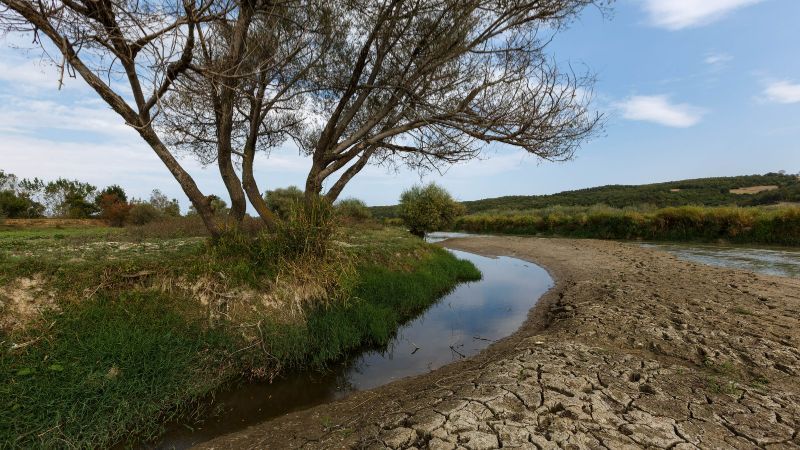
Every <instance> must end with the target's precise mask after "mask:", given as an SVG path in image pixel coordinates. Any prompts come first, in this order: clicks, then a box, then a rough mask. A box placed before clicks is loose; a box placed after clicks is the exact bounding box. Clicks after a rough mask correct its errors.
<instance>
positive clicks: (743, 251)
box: [642, 243, 800, 278]
mask: <svg viewBox="0 0 800 450" xmlns="http://www.w3.org/2000/svg"><path fill="white" fill-rule="evenodd" d="M642 246H644V247H648V248H655V249H658V250H663V251H666V252H669V253H672V254H673V255H675V256H677V257H678V258H680V259H685V260H687V261H693V262H698V263H702V264H708V265H712V266H719V267H727V268H731V269H742V270H749V271H752V272H757V273H763V274H767V275H777V276H781V277H795V278H800V249H793V248H783V247H747V246H738V245H717V244H679V243H647V244H642Z"/></svg>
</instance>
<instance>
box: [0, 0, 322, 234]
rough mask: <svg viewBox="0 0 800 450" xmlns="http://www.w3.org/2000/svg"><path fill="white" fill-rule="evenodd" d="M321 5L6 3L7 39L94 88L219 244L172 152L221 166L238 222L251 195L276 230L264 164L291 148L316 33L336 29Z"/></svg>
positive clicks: (290, 0) (226, 0) (259, 1)
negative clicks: (263, 157) (23, 35)
mask: <svg viewBox="0 0 800 450" xmlns="http://www.w3.org/2000/svg"><path fill="white" fill-rule="evenodd" d="M315 3H316V2H315V1H301V0H273V1H270V0H242V1H237V0H199V1H198V0H181V1H179V2H174V1H147V0H133V1H126V0H0V5H2V7H3V10H2V11H0V27H2V30H3V31H6V32H29V33H33V35H34V41H35V42H37V43H40V44H41V45H42V49H43V50H44V53H45V55H47V56H48V57H50V56H51V55H54V54H57V55H59V56H58V57H55V56H53V57H52V59H53V60H54V62H55V63H56V64H57V65H58V66H59V68H60V72H61V79H60V80H59V81H60V82H63V78H64V76H65V74H66V75H71V74H74V73H77V75H79V76H80V77H81V78H83V80H85V81H86V83H87V84H88V85H89V86H90V87H91V88H92V89H94V91H95V92H96V93H97V94H98V95H99V96H100V97H102V98H103V100H105V102H106V103H107V104H108V105H109V106H110V107H111V108H112V109H113V110H114V111H115V112H116V113H117V114H119V115H120V116H121V117H122V118H123V119H124V120H125V122H126V123H127V124H128V125H130V126H131V127H133V128H134V129H135V130H136V131H137V132H138V133H139V135H140V136H141V137H142V138H143V139H144V140H145V142H147V143H148V144H149V145H150V147H151V148H152V149H153V151H154V152H155V153H156V154H157V155H158V157H159V158H160V159H161V160H162V161H163V163H164V164H165V165H166V166H167V168H168V169H169V171H170V172H171V173H172V175H173V176H174V177H175V179H176V180H177V181H178V182H179V183H180V185H181V187H182V188H183V191H184V192H185V193H186V195H187V197H188V198H189V200H190V201H191V202H192V206H193V207H194V209H195V210H196V211H197V212H198V213H199V215H200V216H201V217H202V218H203V221H204V222H205V224H206V227H207V228H208V229H209V231H210V232H211V234H212V235H214V236H216V235H218V234H219V233H220V232H221V229H220V226H219V224H217V223H216V222H215V220H214V214H213V212H212V211H211V208H210V204H209V199H208V198H207V197H206V196H205V195H203V194H202V193H201V192H200V190H199V189H198V187H197V185H196V183H195V182H194V180H193V179H192V177H191V176H190V174H189V173H188V172H187V171H186V170H185V169H184V168H183V167H182V166H181V164H180V163H179V162H178V160H177V159H176V158H175V156H174V155H173V154H172V152H171V151H170V147H172V148H173V149H176V148H181V147H187V148H191V150H192V152H193V153H196V154H198V155H203V156H204V157H205V159H206V160H213V161H214V162H216V164H217V166H218V167H219V170H220V175H221V177H222V180H223V181H224V183H225V186H226V188H227V190H228V193H229V195H230V198H231V214H230V217H231V218H232V219H233V220H234V221H235V222H240V221H241V220H242V218H243V217H244V214H245V210H246V201H245V191H246V192H247V196H248V198H249V199H250V201H251V203H252V204H253V205H254V206H255V208H256V210H257V211H258V212H259V214H260V215H261V216H262V217H263V218H264V220H265V222H267V223H270V222H271V221H272V220H273V216H272V213H271V212H270V211H269V210H268V209H267V208H266V206H265V205H264V202H263V199H262V197H261V194H260V192H258V187H257V185H256V184H255V178H254V177H253V174H252V164H253V158H254V153H255V151H256V149H259V148H262V149H263V148H268V147H270V146H271V145H274V144H276V143H278V142H280V141H281V140H282V139H285V136H286V135H287V133H289V131H290V130H289V129H290V127H291V125H292V124H293V122H294V120H293V119H292V118H291V114H287V111H290V110H291V108H290V107H289V106H287V105H290V104H291V102H292V101H295V102H296V99H297V98H298V94H297V92H295V91H294V90H293V89H290V88H293V87H294V86H295V85H299V84H300V80H301V79H302V77H303V74H304V71H303V65H304V64H305V65H308V64H309V62H310V61H311V62H313V61H315V60H316V59H315V58H317V56H315V55H316V53H315V51H314V49H315V48H318V46H315V45H312V44H314V43H313V42H311V40H313V39H315V38H314V36H316V35H315V34H314V32H313V30H314V29H316V28H317V27H320V26H325V25H326V24H327V22H326V21H325V20H324V17H325V14H324V10H325V9H324V8H317V7H316V6H315ZM42 35H44V36H45V37H46V40H41V37H42ZM308 36H311V37H308ZM73 71H74V72H73ZM294 107H296V104H295V105H294ZM234 158H241V164H242V166H243V171H242V172H243V180H244V183H242V180H240V179H239V176H238V174H237V171H236V168H235V161H234Z"/></svg>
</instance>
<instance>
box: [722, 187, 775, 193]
mask: <svg viewBox="0 0 800 450" xmlns="http://www.w3.org/2000/svg"><path fill="white" fill-rule="evenodd" d="M775 189H778V186H775V185H770V186H750V187H743V188H738V189H731V194H737V195H753V194H758V193H759V192H764V191H774V190H775Z"/></svg>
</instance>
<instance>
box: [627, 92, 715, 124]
mask: <svg viewBox="0 0 800 450" xmlns="http://www.w3.org/2000/svg"><path fill="white" fill-rule="evenodd" d="M617 107H618V108H619V109H620V110H621V111H622V116H623V117H625V118H626V119H629V120H640V121H644V122H653V123H657V124H659V125H664V126H668V127H676V128H687V127H691V126H693V125H696V124H697V123H699V122H700V119H702V117H703V114H704V113H705V112H704V110H703V109H702V108H698V107H696V106H692V105H689V104H687V103H672V102H670V99H669V97H667V96H666V95H635V96H632V97H629V98H628V99H626V100H625V101H623V102H620V103H618V104H617Z"/></svg>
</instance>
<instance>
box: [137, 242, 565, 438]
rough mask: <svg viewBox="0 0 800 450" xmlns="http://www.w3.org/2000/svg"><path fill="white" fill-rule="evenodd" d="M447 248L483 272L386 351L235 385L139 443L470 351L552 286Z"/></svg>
mask: <svg viewBox="0 0 800 450" xmlns="http://www.w3.org/2000/svg"><path fill="white" fill-rule="evenodd" d="M447 237H451V236H450V235H445V234H435V235H432V236H430V238H429V240H431V241H436V240H441V239H444V238H447ZM453 237H454V236H453ZM451 251H452V252H453V253H454V254H455V255H456V256H457V257H458V258H462V259H467V260H469V261H471V262H472V263H473V264H475V266H476V267H477V268H478V269H480V271H481V273H482V274H483V278H482V279H481V280H480V281H476V282H471V283H464V284H461V285H459V286H457V287H456V288H455V289H454V290H453V291H452V292H450V293H449V294H447V295H446V296H444V297H443V298H441V299H440V300H439V301H438V302H437V303H435V304H434V305H432V306H431V307H430V308H428V309H427V310H426V311H425V312H423V313H422V314H421V315H420V316H419V317H417V318H415V319H413V320H411V321H410V322H408V323H406V324H405V325H403V326H402V327H401V328H400V329H399V330H398V332H397V336H396V337H395V338H394V340H393V341H392V342H391V344H390V345H389V346H388V348H387V349H367V350H365V351H363V352H361V353H360V354H358V355H355V356H354V357H352V358H351V359H349V360H347V361H345V362H343V363H341V364H338V365H335V366H333V367H331V368H330V371H328V372H325V373H318V372H309V373H299V374H290V375H287V376H286V377H284V378H281V379H279V380H275V381H274V382H273V383H248V384H242V385H239V386H236V387H235V388H233V389H230V390H228V391H225V392H222V393H220V394H218V395H217V397H216V399H215V404H216V405H217V408H218V410H220V411H221V413H219V414H217V415H215V416H214V417H211V418H208V419H207V420H206V421H204V423H202V424H201V425H197V426H193V427H189V426H184V425H176V426H173V427H171V429H170V430H169V431H168V432H167V434H166V435H164V436H163V437H162V438H161V439H160V441H159V442H158V443H157V444H155V445H151V446H147V448H159V449H160V448H165V449H166V448H170V449H171V448H177V449H181V448H188V447H191V446H192V445H195V444H198V443H200V442H203V441H206V440H209V439H212V438H214V437H216V436H220V435H223V434H227V433H231V432H234V431H237V430H241V429H243V428H245V427H247V426H249V425H253V424H256V423H259V422H262V421H264V420H267V419H270V418H273V417H276V416H279V415H283V414H286V413H289V412H292V411H297V410H300V409H305V408H308V407H311V406H314V405H318V404H322V403H326V402H330V401H333V400H336V399H339V398H342V397H345V396H347V395H348V394H350V393H352V392H355V391H358V390H363V389H370V388H374V387H377V386H381V385H383V384H386V383H389V382H392V381H394V380H397V379H400V378H403V377H407V376H411V375H417V374H420V373H425V372H428V371H431V370H433V369H436V368H438V367H441V366H443V365H445V364H447V363H449V362H452V361H455V360H458V359H461V358H465V357H469V356H471V355H474V354H476V353H478V352H479V351H481V350H482V349H484V348H486V347H487V346H488V345H490V344H491V343H492V342H493V341H495V340H497V339H501V338H503V337H506V336H508V335H510V334H512V333H513V332H514V331H516V330H517V329H518V328H519V327H520V326H521V325H522V323H523V322H524V321H525V319H526V318H527V315H528V311H529V310H530V309H531V307H533V306H534V305H535V304H536V302H537V300H538V299H539V298H540V297H541V296H542V294H544V293H545V292H546V291H547V290H548V289H550V287H551V286H552V285H553V281H552V279H551V278H550V276H549V275H548V274H547V272H546V271H545V270H544V269H542V268H541V267H539V266H537V265H535V264H532V263H529V262H526V261H522V260H519V259H515V258H507V257H499V258H486V257H483V256H478V255H475V254H471V253H466V252H461V251H457V250H451Z"/></svg>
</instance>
